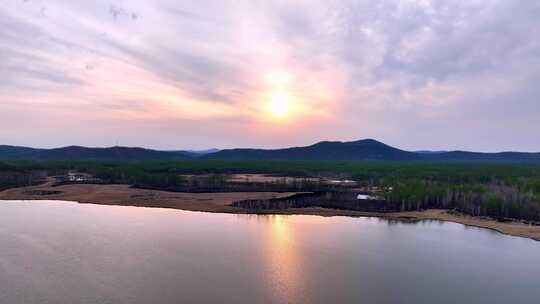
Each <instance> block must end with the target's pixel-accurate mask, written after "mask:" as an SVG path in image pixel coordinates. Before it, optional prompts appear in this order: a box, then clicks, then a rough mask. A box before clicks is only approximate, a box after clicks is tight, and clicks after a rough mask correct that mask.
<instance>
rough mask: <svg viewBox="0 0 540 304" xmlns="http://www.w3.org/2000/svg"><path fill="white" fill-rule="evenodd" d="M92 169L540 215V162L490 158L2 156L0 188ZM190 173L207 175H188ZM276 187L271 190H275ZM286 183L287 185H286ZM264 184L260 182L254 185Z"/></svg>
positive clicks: (127, 179) (196, 183) (102, 173)
mask: <svg viewBox="0 0 540 304" xmlns="http://www.w3.org/2000/svg"><path fill="white" fill-rule="evenodd" d="M70 170H76V171H79V172H85V173H89V174H91V175H92V176H94V177H96V178H99V179H101V180H103V181H104V182H106V183H126V184H132V185H137V186H140V187H154V188H160V189H172V190H176V191H182V190H185V189H188V188H190V189H200V190H201V191H208V189H214V190H220V189H221V190H223V189H224V188H227V189H230V191H248V190H246V187H249V186H250V185H249V184H248V185H246V184H245V183H244V184H242V185H240V184H235V183H231V182H229V179H228V175H230V174H235V173H266V174H279V175H287V176H296V177H309V176H311V177H325V178H336V179H353V180H356V181H358V182H360V183H361V185H363V186H365V187H367V188H370V187H371V188H373V187H378V188H379V189H383V193H382V195H383V196H384V197H385V198H386V199H387V200H389V201H393V202H399V203H400V204H401V206H402V208H401V209H402V210H419V209H425V208H453V209H457V210H459V211H461V212H465V213H467V214H471V215H475V216H477V215H480V216H484V215H485V216H491V217H497V218H519V219H526V220H535V221H540V165H539V164H521V163H489V162H432V163H431V162H382V161H370V162H362V161H357V162H350V161H219V160H190V161H133V162H103V161H101V162H99V161H64V162H61V161H55V162H32V161H15V162H9V163H8V162H4V163H2V162H0V188H4V189H5V188H8V187H15V186H24V185H29V184H32V183H34V182H35V181H36V178H35V176H36V172H46V174H48V175H56V174H65V173H66V172H68V171H70ZM185 174H199V175H200V174H209V175H207V176H204V175H203V176H199V177H197V178H193V179H192V178H187V177H186V176H185ZM266 187H267V188H265V189H266V190H268V191H272V190H277V189H278V188H279V187H281V189H282V190H284V191H285V190H288V189H290V190H289V191H291V190H294V189H296V190H303V191H313V190H325V188H324V187H327V186H325V185H323V184H321V183H316V182H308V181H307V180H306V181H304V182H298V183H296V184H294V183H293V184H292V186H291V184H287V185H286V184H284V183H280V182H279V181H278V182H275V183H267V185H266ZM272 187H274V188H272ZM285 187H289V188H285ZM252 188H253V189H259V190H260V189H261V184H260V183H259V184H257V185H252Z"/></svg>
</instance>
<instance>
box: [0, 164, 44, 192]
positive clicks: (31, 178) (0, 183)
mask: <svg viewBox="0 0 540 304" xmlns="http://www.w3.org/2000/svg"><path fill="white" fill-rule="evenodd" d="M46 177H47V173H46V172H45V171H43V170H38V169H36V168H33V169H30V168H25V167H21V166H13V165H10V164H6V163H1V162H0V191H1V190H5V189H9V188H14V187H24V186H31V185H35V184H38V183H41V182H43V181H44V180H45V178H46Z"/></svg>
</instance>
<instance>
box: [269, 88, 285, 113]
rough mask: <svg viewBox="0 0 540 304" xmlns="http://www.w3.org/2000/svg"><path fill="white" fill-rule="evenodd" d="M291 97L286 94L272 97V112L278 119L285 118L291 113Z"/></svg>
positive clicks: (273, 94) (281, 93)
mask: <svg viewBox="0 0 540 304" xmlns="http://www.w3.org/2000/svg"><path fill="white" fill-rule="evenodd" d="M289 104H290V96H289V94H287V93H285V92H274V93H272V94H271V95H270V112H271V113H272V114H273V115H274V116H276V117H285V116H287V114H288V113H289Z"/></svg>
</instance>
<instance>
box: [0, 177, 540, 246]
mask: <svg viewBox="0 0 540 304" xmlns="http://www.w3.org/2000/svg"><path fill="white" fill-rule="evenodd" d="M292 194H295V193H277V192H232V193H183V192H166V191H159V190H147V189H137V188H131V187H130V186H129V185H91V184H75V185H64V186H57V187H52V183H51V182H47V183H45V184H42V185H38V186H29V187H22V188H11V189H7V190H4V191H0V200H61V201H73V202H78V203H80V204H97V205H117V206H134V207H150V208H169V209H178V210H185V211H199V212H210V213H230V214H261V215H263V214H267V215H272V214H275V215H317V216H325V217H330V216H350V217H378V218H383V219H387V220H399V221H422V220H439V221H447V222H454V223H458V224H462V225H466V226H473V227H478V228H484V229H490V230H494V231H497V232H499V233H502V234H506V235H511V236H517V237H524V238H529V239H532V240H536V241H540V226H534V225H527V224H523V223H520V222H517V221H515V222H504V223H502V222H497V221H496V220H493V219H488V218H484V217H473V216H469V215H465V214H460V213H455V212H448V211H449V210H445V209H428V210H424V211H407V212H393V213H379V212H360V211H352V210H338V209H327V208H320V207H308V208H291V209H278V210H264V211H259V212H253V211H250V210H247V209H242V208H238V207H233V206H230V204H231V203H232V202H233V201H236V200H242V199H268V198H276V197H286V196H290V195H292Z"/></svg>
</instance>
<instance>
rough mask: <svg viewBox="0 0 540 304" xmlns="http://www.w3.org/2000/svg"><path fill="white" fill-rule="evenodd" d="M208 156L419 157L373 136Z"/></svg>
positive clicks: (407, 158)
mask: <svg viewBox="0 0 540 304" xmlns="http://www.w3.org/2000/svg"><path fill="white" fill-rule="evenodd" d="M205 158H212V159H230V160H238V159H247V160H420V159H422V155H420V154H419V153H414V152H408V151H403V150H400V149H396V148H393V147H390V146H388V145H385V144H383V143H381V142H378V141H376V140H373V139H364V140H358V141H351V142H339V141H322V142H319V143H316V144H314V145H311V146H307V147H294V148H286V149H275V150H264V149H230V150H222V151H219V152H216V153H212V154H208V155H206V156H205Z"/></svg>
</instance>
